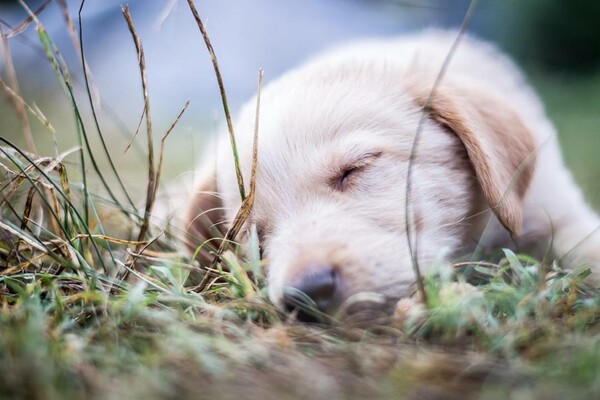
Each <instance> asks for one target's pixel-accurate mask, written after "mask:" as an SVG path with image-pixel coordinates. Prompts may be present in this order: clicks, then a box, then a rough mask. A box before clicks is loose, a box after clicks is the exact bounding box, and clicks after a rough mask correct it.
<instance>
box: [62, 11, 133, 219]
mask: <svg viewBox="0 0 600 400" xmlns="http://www.w3.org/2000/svg"><path fill="white" fill-rule="evenodd" d="M59 4H60V5H61V7H62V8H63V15H64V17H65V21H66V23H67V27H68V29H69V32H70V34H71V38H72V40H73V45H74V46H75V48H76V49H77V51H78V52H79V57H80V61H81V65H82V68H83V79H84V82H85V88H86V93H87V97H88V101H89V104H90V109H91V111H92V118H93V120H94V125H95V127H96V132H97V133H98V137H99V138H100V144H101V145H102V150H103V151H104V155H105V156H106V159H107V161H108V164H109V166H110V169H111V171H112V173H113V175H114V176H115V178H116V179H117V183H118V184H119V187H120V188H121V191H122V192H123V194H124V195H125V198H126V199H127V201H128V202H129V205H130V206H131V208H132V209H134V210H135V209H136V207H135V204H134V202H133V200H132V199H131V196H130V195H129V192H128V191H127V188H126V187H125V184H124V183H123V180H122V179H121V176H120V175H119V173H118V171H117V168H116V167H115V164H114V161H113V159H112V156H111V155H110V151H108V147H107V146H106V140H105V139H104V135H103V133H102V129H101V128H100V122H99V120H98V115H97V112H96V106H95V104H101V102H100V95H99V94H98V90H97V89H96V87H95V86H94V85H93V83H92V82H91V80H92V73H91V71H90V68H89V66H88V64H87V61H86V59H85V52H84V49H83V23H82V21H81V13H82V12H83V6H84V5H85V0H83V1H82V2H81V5H80V6H79V14H78V18H79V39H78V38H77V36H76V35H75V30H74V28H73V22H72V21H71V19H70V17H69V11H68V8H67V3H66V1H65V0H59ZM92 93H94V96H92ZM92 97H95V98H96V102H95V103H94V101H93V98H92Z"/></svg>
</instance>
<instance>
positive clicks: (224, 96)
mask: <svg viewBox="0 0 600 400" xmlns="http://www.w3.org/2000/svg"><path fill="white" fill-rule="evenodd" d="M188 5H189V7H190V10H191V11H192V15H193V16H194V19H195V20H196V24H197V25H198V29H200V32H201V33H202V38H203V39H204V43H205V44H206V49H207V50H208V54H209V56H210V60H211V61H212V64H213V69H214V70H215V75H216V77H217V83H218V85H219V92H220V93H221V102H222V103H223V111H224V112H225V121H226V122H227V129H228V131H229V140H230V142H231V150H232V152H233V162H234V167H235V176H236V178H237V184H238V189H239V191H240V198H241V199H242V201H243V200H244V199H245V198H246V191H245V189H244V177H243V176H242V170H241V169H240V160H239V156H238V150H237V144H236V141H235V133H234V132H233V123H232V122H231V114H230V112H229V104H228V103H227V94H226V93H225V85H224V84H223V78H222V76H221V71H220V69H219V63H218V62H217V55H216V54H215V50H214V49H213V47H212V44H211V43H210V39H209V38H208V34H207V33H206V29H205V28H204V24H203V23H202V19H200V15H199V14H198V10H196V6H195V5H194V0H188Z"/></svg>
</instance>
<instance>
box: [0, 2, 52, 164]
mask: <svg viewBox="0 0 600 400" xmlns="http://www.w3.org/2000/svg"><path fill="white" fill-rule="evenodd" d="M46 4H48V3H46ZM0 42H1V44H2V55H3V56H4V70H5V71H6V75H7V76H8V81H9V86H7V85H5V84H4V82H2V86H3V88H4V87H7V88H8V89H10V94H14V95H11V96H10V100H11V103H12V105H13V107H14V109H15V111H16V113H17V117H18V118H19V122H20V123H21V130H22V132H23V137H24V138H25V144H26V146H27V150H29V151H31V152H32V153H37V148H36V146H35V141H34V140H33V135H32V133H31V126H30V125H29V119H28V118H27V113H26V111H25V106H24V102H23V101H19V99H21V98H22V96H21V89H20V88H19V80H18V79H17V73H16V71H15V66H14V64H13V61H12V57H11V53H10V48H9V46H8V40H7V39H6V36H5V35H4V33H3V32H2V28H1V27H0ZM5 91H6V89H5Z"/></svg>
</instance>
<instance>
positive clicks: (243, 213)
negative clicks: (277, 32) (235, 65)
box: [211, 69, 263, 267]
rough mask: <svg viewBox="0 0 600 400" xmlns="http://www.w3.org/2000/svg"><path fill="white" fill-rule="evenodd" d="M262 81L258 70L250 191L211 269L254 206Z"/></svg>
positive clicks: (261, 71)
mask: <svg viewBox="0 0 600 400" xmlns="http://www.w3.org/2000/svg"><path fill="white" fill-rule="evenodd" d="M262 80H263V70H262V69H259V70H258V90H257V94H256V113H255V118H254V137H253V144H252V166H251V170H250V191H249V192H248V196H247V197H246V198H245V199H244V200H243V201H242V205H241V206H240V209H239V210H238V212H237V214H236V215H235V218H234V219H233V223H232V224H231V226H230V227H229V229H228V230H227V233H226V234H225V237H224V238H223V241H222V242H221V245H220V246H219V249H218V250H217V254H216V255H215V258H214V259H213V262H212V264H211V267H214V266H215V265H216V263H217V262H218V260H219V259H220V257H221V254H223V252H224V251H225V250H226V249H227V247H228V246H229V243H230V242H232V241H234V240H235V238H236V237H237V235H238V234H239V233H240V230H241V229H242V227H243V226H244V223H245V222H246V220H247V219H248V217H249V216H250V212H251V211H252V206H253V205H254V196H255V191H256V169H257V166H258V130H259V116H260V94H261V89H262Z"/></svg>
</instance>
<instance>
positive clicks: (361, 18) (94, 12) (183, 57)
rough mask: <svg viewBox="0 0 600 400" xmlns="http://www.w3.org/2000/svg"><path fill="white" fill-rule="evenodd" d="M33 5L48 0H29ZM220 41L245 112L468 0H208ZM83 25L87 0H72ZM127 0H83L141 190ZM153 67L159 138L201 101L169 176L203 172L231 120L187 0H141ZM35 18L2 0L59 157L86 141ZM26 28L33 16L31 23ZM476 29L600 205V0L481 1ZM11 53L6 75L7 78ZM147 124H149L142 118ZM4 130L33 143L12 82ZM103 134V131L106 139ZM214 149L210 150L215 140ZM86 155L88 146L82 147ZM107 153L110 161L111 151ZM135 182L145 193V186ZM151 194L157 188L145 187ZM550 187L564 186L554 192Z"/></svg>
mask: <svg viewBox="0 0 600 400" xmlns="http://www.w3.org/2000/svg"><path fill="white" fill-rule="evenodd" d="M25 2H26V3H27V5H28V6H29V7H30V8H31V9H34V10H35V9H37V8H38V7H40V6H41V5H42V4H43V3H45V2H46V1H45V0H44V1H41V0H35V1H33V0H25ZM196 3H197V7H198V10H199V12H200V15H201V16H202V18H203V20H204V22H205V24H206V26H207V29H208V33H209V35H210V37H211V40H212V42H213V45H214V48H215V50H216V53H217V56H218V59H219V63H220V66H221V70H222V73H223V78H224V81H225V85H226V89H227V92H228V96H229V100H230V105H231V107H232V109H233V110H234V111H235V110H237V109H238V108H239V106H240V105H241V104H242V103H243V102H244V101H246V100H247V99H248V98H250V97H251V96H252V94H253V92H254V91H255V88H256V75H257V70H258V69H259V68H263V69H264V71H265V81H266V82H268V81H270V80H272V79H275V78H276V77H277V76H279V75H280V74H281V73H282V72H284V71H286V70H287V69H289V68H292V67H293V66H295V65H297V64H299V63H301V62H302V61H303V60H306V59H307V58H309V57H311V56H312V55H315V54H316V53H319V52H321V51H323V50H324V49H326V48H329V47H332V46H335V45H336V44H340V43H345V42H349V41H352V40H353V39H360V38H367V37H390V36H395V35H400V34H402V33H405V32H410V31H414V30H417V29H420V28H423V27H428V26H442V27H457V26H459V25H460V23H461V21H462V19H463V17H464V15H465V12H466V10H467V8H468V7H469V4H470V1H469V0H421V1H419V0H302V1H298V0H253V1H248V0H227V1H224V0H202V1H197V2H196ZM67 4H68V7H69V12H70V15H71V18H72V19H73V21H74V23H75V29H76V30H77V29H78V27H79V20H78V12H79V9H80V6H81V1H80V0H72V1H71V0H69V1H67ZM121 4H123V1H119V0H87V1H86V2H85V4H84V7H83V8H82V9H81V23H82V28H83V47H84V53H85V57H86V60H87V63H88V65H89V68H90V70H91V73H92V85H93V87H94V88H95V90H94V94H96V93H97V94H98V96H99V97H98V99H97V105H98V106H99V108H100V111H99V116H100V126H101V128H102V132H103V134H104V135H105V137H106V138H107V140H108V144H109V147H110V150H111V153H112V154H113V156H114V159H115V162H116V164H117V167H118V169H119V170H120V172H121V173H122V174H124V176H125V178H126V180H127V182H128V185H130V186H132V188H136V187H138V186H139V187H140V189H141V188H143V187H144V186H145V184H146V183H145V180H144V179H145V176H146V161H145V155H144V148H145V144H144V134H143V131H142V133H141V134H140V135H138V136H139V137H138V138H137V139H136V140H135V142H134V145H133V146H132V148H131V149H130V150H129V151H127V152H126V151H125V149H126V147H127V144H128V143H129V141H130V140H131V137H132V135H133V132H134V131H135V130H136V126H137V125H138V122H139V119H140V116H141V114H142V111H143V98H142V90H141V83H140V77H139V70H138V66H137V58H136V53H135V48H134V45H133V42H132V39H131V36H130V34H129V31H128V28H127V24H126V23H125V20H124V18H123V16H122V14H121ZM128 4H129V5H130V7H131V14H132V16H133V21H134V24H135V26H136V29H137V32H138V34H139V35H140V37H141V39H142V41H143V45H144V49H145V53H146V63H147V70H148V78H149V86H150V101H151V110H152V116H153V125H154V132H155V136H156V137H155V139H156V142H157V143H158V141H159V140H160V138H161V137H162V135H163V134H164V133H165V131H166V130H167V129H168V127H169V126H170V125H171V123H172V122H173V120H174V119H175V117H176V116H177V114H178V113H179V111H180V109H181V107H182V106H183V104H184V103H185V102H186V101H187V100H190V106H189V109H188V110H187V111H186V113H185V114H184V116H183V117H182V119H181V120H180V122H179V124H178V125H177V127H176V128H175V130H174V131H173V133H172V134H171V136H170V137H169V139H168V142H167V145H166V153H165V154H166V161H165V171H164V175H163V177H164V178H163V183H166V184H168V183H170V182H173V181H176V180H178V179H180V178H181V177H184V176H186V175H188V174H189V173H191V171H192V170H193V168H194V165H195V163H197V161H198V159H199V158H200V157H201V156H202V154H204V153H205V152H206V151H207V143H209V141H208V140H207V139H208V138H210V137H211V135H214V134H216V132H217V131H218V130H219V127H220V126H222V124H223V123H224V118H223V113H222V108H221V104H220V98H219V92H218V89H217V85H216V81H215V79H214V73H213V71H212V65H211V63H210V60H209V58H208V55H207V52H206V49H205V47H204V44H203V42H202V38H201V36H200V34H199V32H198V29H197V27H196V25H195V22H194V20H193V18H192V16H191V13H190V11H189V9H188V5H187V2H186V1H185V0H130V1H129V2H128ZM25 18H27V13H26V12H25V11H24V9H23V7H22V6H21V5H20V4H19V2H17V1H14V0H13V1H6V0H3V1H0V28H1V30H2V34H3V35H5V36H7V40H6V42H7V44H8V48H9V51H10V58H11V59H12V62H13V63H14V65H15V69H16V74H17V78H18V81H19V84H20V88H21V91H22V93H23V97H24V98H25V100H26V101H27V102H29V103H30V104H35V105H37V106H38V107H39V108H40V109H41V110H42V111H43V112H44V114H45V115H46V116H47V117H48V119H49V120H50V122H51V123H52V125H53V126H54V127H55V128H56V134H55V136H54V137H53V135H52V134H51V133H50V132H49V131H48V130H47V129H46V128H44V127H43V126H42V125H41V124H40V123H39V122H38V121H37V120H36V119H35V118H32V117H31V116H29V120H30V124H31V129H32V131H33V134H34V136H35V140H36V143H37V146H38V149H39V152H40V153H42V154H44V155H54V154H55V152H56V146H55V144H54V143H55V142H56V143H57V145H58V150H59V151H64V150H66V149H69V148H71V147H72V146H74V145H76V143H77V139H76V129H75V120H74V117H73V110H72V109H71V106H70V105H69V102H68V100H67V99H66V97H65V95H64V93H63V92H62V90H61V88H60V86H59V84H58V82H57V80H56V78H55V77H54V74H53V72H52V69H51V67H50V64H49V63H48V61H47V60H46V57H45V55H44V51H43V48H42V45H41V44H40V40H39V38H38V36H37V33H36V30H35V24H30V25H29V26H27V28H26V29H25V30H24V31H22V32H20V33H18V34H15V31H14V28H15V27H18V26H19V25H20V24H21V23H22V22H23V21H24V20H25ZM39 20H40V21H41V23H42V24H43V25H44V26H45V28H46V30H47V31H48V33H49V35H50V36H51V37H52V39H53V40H54V41H55V43H56V44H57V47H58V49H59V50H60V52H61V54H62V55H63V57H64V59H65V60H66V62H67V64H68V65H69V66H70V72H71V74H72V78H73V81H74V83H75V86H76V97H77V99H78V102H79V104H80V105H81V107H82V112H83V115H84V119H85V121H86V127H87V128H88V131H89V132H90V136H92V137H96V136H97V135H96V134H95V133H94V128H93V124H92V120H91V118H90V112H89V109H90V108H89V105H88V103H87V100H86V96H87V95H86V92H85V90H84V79H83V74H82V67H81V64H80V62H79V58H78V53H77V51H76V50H75V47H74V45H73V42H72V39H71V37H70V36H69V31H68V29H67V28H66V25H65V20H64V18H63V15H62V11H61V8H60V7H59V4H58V2H57V1H53V2H51V3H50V4H48V6H47V7H46V9H44V10H43V11H42V12H41V13H40V14H39ZM21 26H22V25H21ZM469 31H470V32H471V33H473V34H475V35H478V36H481V37H483V38H486V39H489V40H491V41H494V42H495V43H497V45H498V46H499V47H500V48H502V49H503V50H504V51H506V52H508V53H509V54H511V55H512V56H513V57H514V58H515V59H516V60H517V62H518V63H519V64H520V65H521V67H522V68H523V69H524V70H525V72H526V74H527V76H528V77H529V79H530V81H531V83H532V85H533V86H534V87H535V88H536V89H537V91H538V92H539V93H540V95H541V97H542V99H543V101H544V103H545V105H546V108H547V112H548V114H549V116H550V118H551V119H552V120H553V121H554V123H555V124H556V126H557V128H558V131H559V134H560V139H561V142H562V145H563V149H564V155H565V159H566V162H567V164H568V165H569V166H570V168H571V169H572V171H573V173H574V175H575V178H576V180H577V181H578V183H579V184H580V185H581V186H582V187H583V188H584V191H585V193H586V197H587V198H588V199H589V201H590V202H591V203H592V204H593V205H594V206H595V207H596V209H600V179H599V178H600V2H596V1H591V0H570V1H564V0H528V1H522V0H503V1H498V0H480V1H479V2H478V5H477V9H476V11H475V14H474V17H473V20H472V23H471V25H470V27H469ZM7 55H8V54H7V52H6V51H5V50H4V49H2V59H1V60H0V76H1V79H2V80H4V81H5V82H6V81H7V78H8V77H7V68H6V66H7V65H6V62H7ZM142 129H143V128H142ZM0 136H2V137H5V138H9V139H10V140H13V141H15V142H16V143H17V144H19V145H22V146H24V140H23V134H22V129H21V125H20V122H19V119H18V117H17V115H16V113H15V111H14V108H13V106H12V104H11V102H10V100H9V99H8V97H7V96H6V95H5V94H4V93H0ZM93 143H94V145H98V141H97V140H94V141H93ZM208 150H209V151H210V149H208ZM71 159H72V161H73V162H76V158H71ZM100 161H101V162H102V161H103V160H102V159H101V160H100ZM132 192H133V193H135V192H136V191H135V190H134V191H132ZM137 192H138V193H139V194H140V198H141V197H143V196H144V191H143V190H139V191H137ZM548 195H549V196H551V195H552V193H548Z"/></svg>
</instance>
